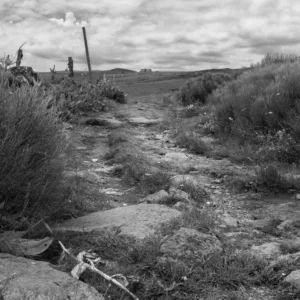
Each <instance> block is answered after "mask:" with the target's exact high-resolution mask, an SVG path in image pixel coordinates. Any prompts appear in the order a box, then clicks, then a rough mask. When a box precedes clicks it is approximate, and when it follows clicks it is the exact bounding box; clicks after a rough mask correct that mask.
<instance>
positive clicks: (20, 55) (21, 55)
mask: <svg viewBox="0 0 300 300" xmlns="http://www.w3.org/2000/svg"><path fill="white" fill-rule="evenodd" d="M22 58H23V51H22V49H21V48H20V49H19V50H18V56H17V61H16V67H17V68H20V66H21V60H22Z"/></svg>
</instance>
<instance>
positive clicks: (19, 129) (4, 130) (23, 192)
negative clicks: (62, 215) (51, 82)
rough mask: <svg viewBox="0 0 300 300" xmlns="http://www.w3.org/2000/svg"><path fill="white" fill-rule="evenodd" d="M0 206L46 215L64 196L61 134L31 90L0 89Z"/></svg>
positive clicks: (44, 104)
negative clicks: (1, 203)
mask: <svg viewBox="0 0 300 300" xmlns="http://www.w3.org/2000/svg"><path fill="white" fill-rule="evenodd" d="M0 115H1V118H0V202H3V201H4V203H5V205H4V210H5V211H7V212H8V213H13V214H22V215H24V216H26V217H28V218H34V217H41V216H44V215H50V214H51V213H52V212H54V211H55V210H56V209H57V208H58V207H59V205H58V204H59V203H61V201H63V200H64V198H65V196H66V192H67V190H66V188H65V187H64V186H63V180H62V172H63V171H64V165H65V158H64V152H65V149H66V145H67V143H66V135H65V133H64V129H63V125H62V124H61V122H60V121H59V119H58V116H57V113H56V112H55V111H54V110H53V109H47V101H44V100H43V99H42V98H41V97H40V93H39V91H38V89H36V88H29V87H22V88H19V89H17V90H12V89H6V88H5V87H4V86H3V85H1V86H0Z"/></svg>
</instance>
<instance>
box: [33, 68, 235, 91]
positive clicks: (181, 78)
mask: <svg viewBox="0 0 300 300" xmlns="http://www.w3.org/2000/svg"><path fill="white" fill-rule="evenodd" d="M220 71H221V72H227V73H231V72H238V70H231V69H222V70H203V71H195V72H152V73H138V72H127V73H121V74H120V73H119V74H118V73H116V72H115V71H93V73H92V82H93V83H95V82H96V80H97V79H98V78H99V77H100V78H101V79H102V78H103V76H104V74H105V76H106V78H114V79H115V81H116V83H117V85H118V86H119V87H120V88H121V90H122V91H124V92H125V93H126V94H128V95H129V96H142V95H149V94H162V93H168V92H172V91H176V90H178V89H179V88H180V87H181V86H182V85H183V84H184V83H185V82H186V81H187V80H188V79H190V78H194V77H198V76H200V75H202V74H204V73H206V72H220ZM81 74H82V73H81V72H75V74H74V79H75V80H76V81H79V82H83V81H88V79H89V78H88V76H87V75H84V76H82V75H81ZM39 75H40V77H41V78H42V79H43V81H44V82H50V81H51V73H50V72H44V73H39ZM63 75H64V72H58V73H57V75H56V78H59V77H63Z"/></svg>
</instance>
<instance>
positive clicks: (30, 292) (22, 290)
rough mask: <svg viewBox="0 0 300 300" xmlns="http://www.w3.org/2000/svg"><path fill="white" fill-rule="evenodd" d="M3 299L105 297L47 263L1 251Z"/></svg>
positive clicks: (90, 299)
mask: <svg viewBox="0 0 300 300" xmlns="http://www.w3.org/2000/svg"><path fill="white" fill-rule="evenodd" d="M0 270H1V272H0V299H2V300H20V299H22V300H66V299H70V300H81V299H85V300H104V297H103V296H102V295H101V294H99V293H98V292H97V291H96V290H95V289H94V288H93V287H90V286H89V285H87V284H85V283H83V282H81V281H79V280H76V279H74V278H73V277H71V276H70V275H68V274H67V273H64V272H61V271H58V270H55V269H53V268H52V267H51V266H50V264H49V263H47V262H42V261H34V260H30V259H25V258H23V257H16V256H12V255H9V254H1V253H0Z"/></svg>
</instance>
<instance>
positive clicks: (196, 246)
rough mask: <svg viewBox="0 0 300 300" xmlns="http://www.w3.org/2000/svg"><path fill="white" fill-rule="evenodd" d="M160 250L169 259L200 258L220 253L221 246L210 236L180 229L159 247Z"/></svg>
mask: <svg viewBox="0 0 300 300" xmlns="http://www.w3.org/2000/svg"><path fill="white" fill-rule="evenodd" d="M160 250H161V252H163V253H164V254H165V255H167V256H170V257H191V256H202V255H207V254H209V253H211V252H215V251H221V250H222V244H221V242H220V241H219V240H218V239H217V238H216V237H214V236H212V235H209V234H205V233H202V232H199V231H197V230H195V229H190V228H185V227H181V228H180V229H179V230H178V231H177V232H175V234H174V235H173V236H171V237H170V238H169V239H167V240H166V241H165V242H164V243H163V244H162V245H161V248H160Z"/></svg>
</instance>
